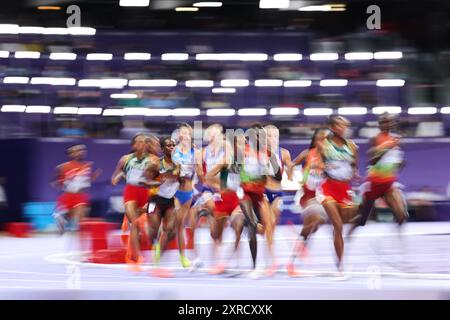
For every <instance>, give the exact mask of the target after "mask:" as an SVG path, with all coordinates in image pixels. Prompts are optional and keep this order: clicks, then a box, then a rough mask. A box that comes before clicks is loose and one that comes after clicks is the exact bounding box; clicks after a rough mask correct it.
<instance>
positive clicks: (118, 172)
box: [111, 155, 128, 186]
mask: <svg viewBox="0 0 450 320" xmlns="http://www.w3.org/2000/svg"><path fill="white" fill-rule="evenodd" d="M127 157H128V155H124V156H122V158H120V160H119V162H118V163H117V166H116V169H115V170H114V172H113V174H112V176H111V184H112V185H113V186H115V185H117V184H118V183H119V182H120V180H121V179H122V178H123V167H124V166H125V162H126V161H127Z"/></svg>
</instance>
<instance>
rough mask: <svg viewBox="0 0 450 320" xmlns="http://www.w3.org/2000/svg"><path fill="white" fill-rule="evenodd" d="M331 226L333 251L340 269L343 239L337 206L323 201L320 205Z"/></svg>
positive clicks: (331, 202)
mask: <svg viewBox="0 0 450 320" xmlns="http://www.w3.org/2000/svg"><path fill="white" fill-rule="evenodd" d="M322 205H323V207H324V209H325V211H326V212H327V215H328V217H329V218H330V221H331V224H332V225H333V238H334V249H335V251H336V256H337V260H338V261H337V266H338V269H341V267H342V258H343V255H344V238H343V237H342V229H343V222H342V218H341V214H340V212H339V207H338V204H337V203H336V202H335V201H332V200H325V201H324V202H323V203H322Z"/></svg>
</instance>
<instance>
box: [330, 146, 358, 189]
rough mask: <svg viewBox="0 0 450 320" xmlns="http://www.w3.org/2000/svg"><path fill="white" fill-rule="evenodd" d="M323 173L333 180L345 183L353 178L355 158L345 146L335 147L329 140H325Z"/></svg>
mask: <svg viewBox="0 0 450 320" xmlns="http://www.w3.org/2000/svg"><path fill="white" fill-rule="evenodd" d="M324 158H325V172H326V174H327V176H329V177H330V178H332V179H334V180H339V181H346V180H350V179H351V178H352V176H353V166H352V164H353V162H354V161H355V156H354V154H353V151H352V150H351V149H350V147H349V146H348V145H347V144H344V145H343V146H342V147H338V146H336V145H335V144H334V143H333V142H331V141H330V140H328V139H327V140H325V152H324Z"/></svg>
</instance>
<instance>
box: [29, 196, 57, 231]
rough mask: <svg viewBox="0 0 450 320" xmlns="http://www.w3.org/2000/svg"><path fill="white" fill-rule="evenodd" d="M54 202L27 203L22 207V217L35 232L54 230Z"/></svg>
mask: <svg viewBox="0 0 450 320" xmlns="http://www.w3.org/2000/svg"><path fill="white" fill-rule="evenodd" d="M55 206H56V202H27V203H25V204H24V205H23V207H22V211H23V215H24V217H25V218H26V219H27V220H29V221H30V222H31V223H32V224H33V228H34V230H36V231H48V230H53V229H54V228H55V221H54V219H53V216H52V214H53V212H54V210H55Z"/></svg>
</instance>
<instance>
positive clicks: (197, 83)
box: [3, 76, 405, 93]
mask: <svg viewBox="0 0 450 320" xmlns="http://www.w3.org/2000/svg"><path fill="white" fill-rule="evenodd" d="M3 83H5V84H28V83H30V84H36V85H37V84H47V85H55V86H58V85H59V86H74V85H76V83H77V80H76V79H75V78H62V77H61V78H58V77H32V78H31V79H30V78H29V77H22V76H18V77H5V78H3ZM184 84H185V86H186V87H188V88H213V87H214V85H215V83H214V81H213V80H187V81H185V82H184ZM253 84H254V85H255V86H256V87H286V88H292V87H310V86H311V85H312V81H311V80H287V81H283V80H280V79H259V80H255V81H254V82H253ZM127 85H128V86H129V87H176V86H177V85H178V81H177V80H173V79H140V80H127V79H121V78H112V79H80V80H78V86H79V87H99V88H123V87H125V86H127ZM249 85H250V80H248V79H225V80H221V81H220V86H221V87H224V88H213V89H212V90H213V93H234V92H235V90H226V89H234V88H235V87H248V86H249ZM319 85H320V86H321V87H345V86H347V85H348V80H346V79H324V80H320V82H319ZM376 85H377V86H378V87H403V86H404V85H405V80H402V79H381V80H377V81H376Z"/></svg>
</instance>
